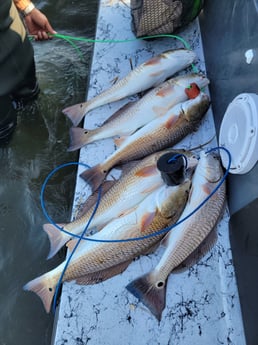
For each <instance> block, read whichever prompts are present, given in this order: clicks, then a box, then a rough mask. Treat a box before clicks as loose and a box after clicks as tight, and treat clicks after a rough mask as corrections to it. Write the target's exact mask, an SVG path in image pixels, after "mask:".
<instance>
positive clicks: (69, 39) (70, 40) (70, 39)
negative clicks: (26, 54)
mask: <svg viewBox="0 0 258 345" xmlns="http://www.w3.org/2000/svg"><path fill="white" fill-rule="evenodd" d="M48 35H49V36H50V37H54V38H59V39H62V40H64V41H66V42H68V43H69V44H71V46H72V47H73V48H74V49H75V50H76V51H77V54H78V55H79V56H80V58H81V59H83V60H84V57H83V53H82V52H81V50H80V48H79V47H78V46H77V45H76V44H75V43H74V42H73V41H77V42H79V41H80V42H86V43H128V42H135V41H139V40H141V41H142V40H148V39H154V38H173V39H176V40H178V41H180V42H181V43H182V44H183V45H184V47H185V48H186V49H189V50H191V46H190V44H189V43H188V42H187V41H186V40H185V39H184V38H183V37H181V36H178V35H172V34H160V35H152V36H144V37H139V38H130V39H125V40H112V39H110V40H100V39H91V38H86V37H75V36H70V35H63V34H58V33H57V34H48ZM28 37H29V39H30V40H33V39H34V36H33V35H28ZM191 67H192V70H193V72H195V73H198V69H197V67H196V66H195V64H191Z"/></svg>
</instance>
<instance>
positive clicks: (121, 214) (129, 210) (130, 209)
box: [117, 205, 137, 218]
mask: <svg viewBox="0 0 258 345" xmlns="http://www.w3.org/2000/svg"><path fill="white" fill-rule="evenodd" d="M136 209H137V205H136V206H134V207H131V208H128V209H127V210H124V211H123V212H121V213H120V214H119V215H118V217H117V218H120V217H124V216H126V215H128V214H129V213H132V212H134V211H135V210H136Z"/></svg>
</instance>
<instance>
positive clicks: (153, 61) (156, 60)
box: [143, 56, 160, 66]
mask: <svg viewBox="0 0 258 345" xmlns="http://www.w3.org/2000/svg"><path fill="white" fill-rule="evenodd" d="M159 64H160V56H154V57H153V58H151V59H149V60H148V61H146V62H144V64H143V65H144V66H153V65H159Z"/></svg>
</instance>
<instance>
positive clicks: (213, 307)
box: [53, 0, 245, 345]
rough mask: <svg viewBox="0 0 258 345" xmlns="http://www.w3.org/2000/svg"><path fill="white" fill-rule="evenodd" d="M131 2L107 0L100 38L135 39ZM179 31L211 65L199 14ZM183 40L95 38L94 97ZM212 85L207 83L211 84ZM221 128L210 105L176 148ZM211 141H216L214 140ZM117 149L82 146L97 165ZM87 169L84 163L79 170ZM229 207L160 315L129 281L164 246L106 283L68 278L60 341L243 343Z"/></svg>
mask: <svg viewBox="0 0 258 345" xmlns="http://www.w3.org/2000/svg"><path fill="white" fill-rule="evenodd" d="M130 23H131V17H130V9H129V5H128V4H127V3H126V1H123V2H121V1H118V0H113V1H111V0H109V1H108V0H102V1H101V4H100V8H99V16H98V23H97V33H96V38H97V39H101V40H105V39H108V40H111V39H114V40H121V39H122V40H123V39H131V38H134V36H133V34H132V32H131V26H130V25H131V24H130ZM180 35H181V36H182V37H183V38H184V39H185V40H186V41H187V42H188V43H189V44H190V45H191V47H192V49H194V50H195V51H196V52H197V55H198V57H199V61H198V64H197V66H198V68H199V70H201V71H205V63H204V58H203V51H202V43H201V37H200V30H199V25H198V21H197V20H196V21H195V22H194V23H192V24H191V25H190V26H189V27H188V28H187V29H186V30H185V31H183V32H182V33H180ZM176 47H182V43H180V42H179V41H177V40H174V39H171V38H166V39H159V40H151V41H141V40H138V41H132V42H128V43H96V44H95V48H94V55H93V61H92V68H91V74H90V84H89V90H88V98H92V97H94V96H95V95H96V94H98V93H100V92H101V91H102V90H104V89H106V88H108V87H109V86H110V85H111V84H112V81H113V80H114V78H116V77H119V78H121V77H123V76H125V75H126V74H127V73H128V72H129V71H130V69H131V66H130V61H129V59H130V58H131V60H132V63H133V66H136V65H139V64H140V63H141V62H143V61H145V60H147V59H148V58H150V57H152V56H153V55H156V54H158V53H160V52H162V51H165V50H168V49H171V48H176ZM207 92H208V90H207ZM127 101H128V99H126V100H123V101H120V102H116V103H114V104H110V105H107V106H103V107H101V108H97V109H96V110H94V111H92V112H90V113H89V115H87V117H86V123H87V127H88V128H93V127H95V126H96V125H98V124H100V123H102V122H103V120H104V119H106V118H107V117H108V116H109V115H110V114H112V113H113V112H114V111H115V110H117V109H118V108H119V107H121V105H123V104H124V103H126V102H127ZM214 135H215V128H214V123H213V114H212V110H210V111H209V112H208V114H207V115H206V117H205V119H204V121H203V122H202V124H201V126H200V128H199V130H198V131H197V132H196V133H194V134H192V135H190V136H188V137H187V138H186V139H185V140H184V141H182V142H181V143H180V144H178V145H177V147H184V148H189V147H195V146H198V145H199V144H202V143H205V142H207V141H209V140H210V139H211V138H212V137H214ZM209 146H210V147H211V146H216V140H215V139H214V140H213V142H212V143H211V144H209ZM113 150H114V145H113V141H112V140H111V139H107V140H103V141H101V142H98V143H94V144H92V145H89V146H88V147H87V148H82V149H81V152H80V162H83V163H87V164H89V165H95V164H96V163H98V162H100V161H101V160H103V159H104V158H105V157H106V156H107V155H109V154H110V153H111V152H112V151H113ZM82 170H84V168H82V167H80V168H79V173H80V172H81V171H82ZM79 173H78V179H77V184H76V194H75V200H74V216H75V215H76V211H77V210H78V205H79V204H80V203H81V202H82V201H84V200H85V198H86V197H87V196H88V195H89V188H88V187H87V185H86V183H85V182H84V181H83V180H82V179H81V178H80V177H79ZM228 219H229V217H228V213H227V211H226V212H225V214H224V216H223V219H222V220H221V221H220V223H219V225H218V242H217V244H216V245H215V247H214V248H213V249H212V250H211V251H210V252H209V253H208V254H207V255H206V256H205V257H204V258H203V259H202V260H201V261H200V262H199V263H198V264H196V265H194V266H193V267H192V268H190V269H189V270H187V271H186V272H183V273H180V274H174V275H173V274H172V275H170V277H169V280H168V286H167V299H166V308H165V310H164V311H163V315H162V320H161V322H160V323H158V322H157V320H156V319H155V317H154V316H153V315H151V313H150V312H149V310H148V309H147V308H146V307H145V306H144V305H143V304H141V303H139V302H138V300H137V299H136V298H135V297H134V296H133V295H131V294H130V293H129V292H128V291H127V290H126V289H125V286H126V285H127V284H128V283H129V282H131V281H132V280H133V279H135V278H136V277H138V276H139V275H141V274H143V273H146V272H147V271H149V270H150V269H151V268H152V267H153V266H155V264H156V263H157V262H158V260H159V258H160V256H161V254H162V248H160V249H158V250H157V251H156V252H155V253H154V254H151V255H148V256H144V257H141V258H140V259H137V260H136V261H134V262H133V263H132V264H131V265H130V266H129V267H128V269H127V270H126V271H125V272H124V273H122V274H120V275H118V276H116V277H114V278H112V279H109V280H107V281H105V282H103V283H100V284H97V285H93V286H79V285H76V284H75V283H74V282H70V283H65V284H63V289H62V296H61V302H60V306H59V312H58V314H57V315H56V327H55V330H54V334H53V344H55V345H65V344H68V345H79V344H80V345H82V344H92V345H131V344H133V345H158V344H160V345H165V344H173V345H190V344H198V345H204V344H205V345H208V344H209V345H217V344H218V345H220V344H221V345H222V344H223V345H224V344H231V345H232V344H234V345H244V344H245V337H244V331H243V325H242V317H241V310H240V305H239V298H238V292H237V287H236V280H235V274H234V267H233V265H232V257H231V250H230V244H229V236H228Z"/></svg>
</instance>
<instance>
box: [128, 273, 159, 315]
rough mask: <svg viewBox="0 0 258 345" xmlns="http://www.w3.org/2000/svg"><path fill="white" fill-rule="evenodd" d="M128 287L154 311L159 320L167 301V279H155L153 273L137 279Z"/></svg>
mask: <svg viewBox="0 0 258 345" xmlns="http://www.w3.org/2000/svg"><path fill="white" fill-rule="evenodd" d="M126 289H127V290H128V291H129V292H131V293H132V294H133V295H134V296H135V297H137V298H138V299H139V300H140V301H141V302H142V303H143V304H145V305H146V307H147V308H148V309H149V310H150V311H151V312H152V314H153V315H154V316H155V317H156V318H157V320H158V321H160V320H161V314H162V311H163V309H164V308H165V303H166V281H165V282H157V281H154V279H153V276H152V274H151V273H148V274H145V275H143V276H142V277H140V278H137V279H135V280H134V281H132V282H131V283H130V284H128V285H127V286H126Z"/></svg>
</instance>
